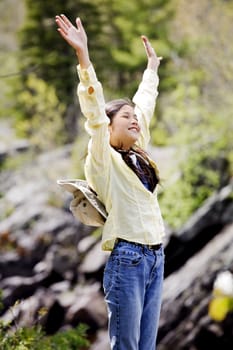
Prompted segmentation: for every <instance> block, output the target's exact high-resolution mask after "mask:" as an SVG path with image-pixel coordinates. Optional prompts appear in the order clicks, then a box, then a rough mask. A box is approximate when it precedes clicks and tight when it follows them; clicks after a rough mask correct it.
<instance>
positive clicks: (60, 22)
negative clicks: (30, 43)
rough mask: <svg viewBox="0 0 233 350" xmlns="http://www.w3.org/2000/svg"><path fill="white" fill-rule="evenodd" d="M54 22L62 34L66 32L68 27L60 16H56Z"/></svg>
mask: <svg viewBox="0 0 233 350" xmlns="http://www.w3.org/2000/svg"><path fill="white" fill-rule="evenodd" d="M55 21H56V23H57V25H58V27H59V28H60V29H61V30H63V31H64V32H67V30H68V27H67V25H66V24H65V22H64V21H63V19H62V18H61V17H60V16H56V19H55Z"/></svg>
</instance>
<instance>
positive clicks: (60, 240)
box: [0, 0, 233, 350]
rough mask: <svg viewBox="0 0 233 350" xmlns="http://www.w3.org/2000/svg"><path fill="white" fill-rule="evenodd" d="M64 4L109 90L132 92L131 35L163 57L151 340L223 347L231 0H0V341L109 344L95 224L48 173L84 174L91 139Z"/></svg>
mask: <svg viewBox="0 0 233 350" xmlns="http://www.w3.org/2000/svg"><path fill="white" fill-rule="evenodd" d="M60 13H65V14H66V15H67V16H68V17H69V18H70V19H71V20H72V21H73V22H75V18H76V17H77V16H79V17H81V19H82V21H83V24H84V26H85V29H86V31H87V34H88V40H89V41H88V43H89V50H90V55H91V60H92V62H93V64H94V66H95V69H96V72H97V75H98V78H99V80H100V81H101V82H102V84H103V87H104V92H105V99H106V101H107V100H111V99H114V98H118V97H126V96H127V97H132V96H133V94H134V93H135V91H136V89H137V86H138V83H139V82H140V79H141V76H142V73H143V70H144V68H145V66H146V57H145V52H144V48H143V45H142V43H141V39H140V35H141V34H144V35H147V36H148V37H149V39H150V40H151V42H152V44H153V47H154V48H155V50H156V52H157V54H158V56H162V57H163V60H162V62H161V65H160V67H159V76H160V85H159V96H158V100H157V105H156V110H155V115H154V119H153V122H152V125H151V144H150V149H149V152H150V154H151V157H152V158H153V159H154V160H155V161H156V162H157V163H158V166H159V168H160V175H161V186H160V191H159V201H160V206H161V210H162V214H163V217H164V220H165V225H166V231H167V237H166V241H165V253H166V269H165V286H164V300H163V308H162V314H161V322H160V329H159V335H158V349H159V350H174V349H176V350H180V349H188V350H199V349H200V350H201V349H205V350H206V344H208V347H209V348H211V349H222V350H228V349H231V350H232V344H233V282H232V278H231V277H232V273H233V255H232V248H233V224H232V222H233V193H232V186H233V184H232V174H233V136H232V135H233V116H232V111H233V99H232V94H233V84H232V80H233V61H232V57H233V44H232V36H233V28H232V20H233V1H226V0H196V1H193V2H191V1H188V0H162V1H161V0H137V1H130V2H126V1H122V0H115V1H111V0H79V1H74V0H67V1H66V2H64V1H61V0H53V1H52V0H51V1H50V0H48V1H42V0H0V33H1V35H0V100H1V103H0V290H1V298H0V300H1V303H0V306H1V309H0V343H1V344H3V345H2V346H3V350H5V349H6V350H8V349H26V350H27V349H32V350H33V349H35V350H36V349H37V347H38V344H39V342H40V349H45V350H50V349H53V348H54V346H56V349H58V350H60V349H61V350H62V349H67V350H69V349H85V348H87V349H92V350H100V349H101V350H108V349H109V345H108V338H107V314H106V308H105V304H104V300H103V291H102V287H101V285H102V274H103V268H104V264H105V262H106V259H107V257H108V254H107V253H103V252H101V249H100V236H101V229H98V230H95V229H94V228H92V227H87V226H84V225H83V224H81V223H80V222H78V221H77V220H76V219H74V218H73V216H72V214H71V213H70V211H69V203H70V199H71V198H70V197H69V194H67V193H64V191H62V190H61V189H60V188H58V186H57V184H56V180H57V179H60V178H83V176H84V174H83V162H84V158H85V154H86V146H87V142H88V138H87V135H86V133H85V132H84V120H83V119H84V118H83V117H82V115H81V112H80V108H79V103H78V99H77V95H76V89H77V84H78V78H77V72H76V64H77V59H76V56H75V53H74V52H73V50H72V49H71V48H70V47H69V46H68V45H67V44H66V43H65V42H64V40H62V39H61V37H60V35H59V33H58V32H57V29H56V25H55V21H54V18H55V15H56V14H60ZM223 272H227V276H228V277H227V278H226V279H224V278H223V279H220V280H219V279H218V276H219V274H221V273H223ZM216 279H218V281H220V284H219V283H218V284H217V287H216V284H215V281H216ZM226 281H227V282H226ZM226 285H227V287H226ZM225 287H226V288H225ZM41 327H42V328H41ZM12 330H14V332H13V333H12V332H11V331H12ZM87 342H88V343H89V344H88V345H87ZM54 344H56V345H54ZM20 346H24V348H23V347H22V348H21V347H20ZM62 346H63V347H62Z"/></svg>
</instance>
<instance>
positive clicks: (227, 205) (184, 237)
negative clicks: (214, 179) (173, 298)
mask: <svg viewBox="0 0 233 350" xmlns="http://www.w3.org/2000/svg"><path fill="white" fill-rule="evenodd" d="M232 193H233V182H231V183H230V184H229V185H228V186H226V187H224V188H222V189H221V190H220V191H218V192H217V193H215V194H214V195H213V196H212V197H211V198H209V199H208V200H207V201H206V202H205V203H204V204H203V206H202V207H200V208H199V209H198V210H197V211H196V212H195V213H194V214H193V215H192V216H191V218H190V219H189V220H188V222H187V223H186V224H185V225H184V226H183V227H182V228H181V229H180V230H178V231H177V232H175V233H173V234H171V236H170V240H169V242H168V243H167V245H166V249H165V253H166V256H167V263H166V272H165V275H166V276H168V275H169V274H171V273H172V272H174V271H175V270H177V269H178V268H180V267H181V266H182V265H183V264H184V263H185V262H186V261H187V260H188V259H189V258H190V257H191V256H192V255H193V254H195V253H196V252H198V251H199V250H200V249H201V248H202V247H204V246H205V245H206V244H207V243H208V242H209V241H211V239H212V238H213V237H214V236H215V235H217V234H218V233H220V232H221V230H222V229H223V227H224V226H225V225H227V224H229V223H230V222H232V221H233V201H232Z"/></svg>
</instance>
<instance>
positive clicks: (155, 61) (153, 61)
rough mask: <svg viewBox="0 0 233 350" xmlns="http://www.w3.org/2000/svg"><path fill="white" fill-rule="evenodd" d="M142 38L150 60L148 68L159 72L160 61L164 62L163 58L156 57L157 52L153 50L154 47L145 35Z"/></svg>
mask: <svg viewBox="0 0 233 350" xmlns="http://www.w3.org/2000/svg"><path fill="white" fill-rule="evenodd" d="M141 38H142V41H143V44H144V47H145V51H146V55H147V59H148V63H147V68H150V69H153V70H157V68H158V67H159V65H160V61H161V60H162V57H158V56H157V55H156V53H155V50H154V49H153V47H152V46H151V43H150V42H149V40H148V38H147V37H146V36H145V35H142V36H141Z"/></svg>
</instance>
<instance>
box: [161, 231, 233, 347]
mask: <svg viewBox="0 0 233 350" xmlns="http://www.w3.org/2000/svg"><path fill="white" fill-rule="evenodd" d="M232 249H233V224H231V225H229V226H228V227H226V228H225V230H224V231H223V232H222V233H221V235H218V236H216V237H215V238H214V239H213V240H212V242H211V244H208V245H207V246H206V247H205V248H203V249H202V250H201V251H200V252H199V253H197V254H196V255H194V256H193V257H191V258H190V259H189V260H188V261H187V262H186V264H185V265H184V266H183V267H182V268H180V269H179V270H178V271H177V272H174V273H172V274H171V275H170V276H169V277H167V278H166V279H165V282H164V292H163V305H162V311H161V318H160V327H159V336H158V342H159V345H158V350H165V349H166V350H172V349H179V350H182V349H183V350H185V349H192V346H194V345H195V344H196V346H197V344H199V345H198V346H197V347H193V349H204V348H205V346H206V343H205V341H206V337H204V336H203V334H204V333H206V334H208V339H209V341H208V344H211V348H212V349H218V348H216V347H214V346H215V345H214V344H215V342H216V340H218V343H219V344H220V343H222V341H223V338H224V337H225V338H226V335H225V336H224V333H225V331H224V322H223V323H222V324H216V323H215V322H214V321H212V320H211V319H210V318H209V317H208V305H209V302H210V300H211V297H212V288H213V282H214V280H215V277H216V275H217V274H218V272H219V271H222V270H225V269H229V270H231V271H233V255H232ZM232 336H233V334H231V336H229V339H228V340H227V339H225V340H226V341H228V342H232ZM231 344H232V343H231ZM208 346H209V345H208ZM220 348H221V347H220ZM224 349H230V348H228V347H227V348H224Z"/></svg>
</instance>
